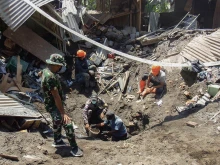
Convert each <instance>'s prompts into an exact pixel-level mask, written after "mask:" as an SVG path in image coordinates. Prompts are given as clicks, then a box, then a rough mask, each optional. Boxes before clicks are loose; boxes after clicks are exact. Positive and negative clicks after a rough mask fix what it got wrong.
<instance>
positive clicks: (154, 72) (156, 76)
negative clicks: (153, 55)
mask: <svg viewBox="0 0 220 165" xmlns="http://www.w3.org/2000/svg"><path fill="white" fill-rule="evenodd" d="M165 76H166V74H165V72H163V71H162V70H161V67H160V66H159V65H152V67H151V73H150V75H149V76H148V75H146V74H145V75H144V76H143V77H142V80H141V81H140V89H139V91H138V92H137V93H139V94H140V95H141V96H145V95H147V94H149V93H156V94H158V95H161V94H162V93H163V91H164V87H165V85H166V83H165ZM146 80H147V83H146ZM150 83H152V84H153V85H152V86H150ZM146 85H147V87H146V88H145V86H146Z"/></svg>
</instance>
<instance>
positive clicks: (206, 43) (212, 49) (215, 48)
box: [180, 30, 220, 62]
mask: <svg viewBox="0 0 220 165" xmlns="http://www.w3.org/2000/svg"><path fill="white" fill-rule="evenodd" d="M219 47H220V30H217V31H216V32H214V33H212V34H210V35H207V36H199V37H196V38H194V39H193V40H192V41H191V42H190V43H189V44H188V45H187V46H186V47H185V48H184V49H183V51H182V52H181V53H180V55H181V56H183V57H185V58H186V59H189V60H190V61H193V60H197V59H198V60H200V61H202V62H213V61H219V60H220V49H219Z"/></svg>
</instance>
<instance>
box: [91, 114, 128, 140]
mask: <svg viewBox="0 0 220 165" xmlns="http://www.w3.org/2000/svg"><path fill="white" fill-rule="evenodd" d="M106 118H107V120H105V121H104V122H102V123H99V124H94V125H92V126H91V127H92V128H95V127H99V128H101V127H106V126H109V127H110V128H111V130H110V131H103V132H102V134H105V135H108V136H111V140H112V141H119V140H126V139H127V135H128V134H127V129H126V126H125V125H124V123H123V121H122V120H121V118H120V117H118V116H116V115H115V114H114V113H113V112H112V111H108V112H107V113H106Z"/></svg>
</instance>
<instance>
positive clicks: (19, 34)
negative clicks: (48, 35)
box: [3, 25, 64, 62]
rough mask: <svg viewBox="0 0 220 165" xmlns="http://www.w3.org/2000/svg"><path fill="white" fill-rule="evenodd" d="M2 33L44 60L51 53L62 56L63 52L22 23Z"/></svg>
mask: <svg viewBox="0 0 220 165" xmlns="http://www.w3.org/2000/svg"><path fill="white" fill-rule="evenodd" d="M3 35H4V36H6V37H7V38H9V39H11V40H12V41H13V42H15V43H16V44H18V45H19V46H20V47H22V48H24V49H25V50H26V51H28V52H30V53H31V54H33V55H34V56H36V57H37V58H39V59H40V60H42V61H44V62H45V61H46V59H48V58H49V57H50V55H51V54H53V53H58V54H60V55H62V56H64V54H63V52H61V51H60V50H58V49H57V48H55V47H54V46H53V45H51V44H50V43H48V42H47V41H45V40H44V39H43V38H41V37H40V36H38V35H37V34H36V33H34V32H33V31H32V30H31V29H29V28H28V27H26V26H24V25H23V26H21V27H20V28H18V30H16V31H15V32H13V31H12V30H11V29H9V28H8V29H7V30H6V31H4V33H3Z"/></svg>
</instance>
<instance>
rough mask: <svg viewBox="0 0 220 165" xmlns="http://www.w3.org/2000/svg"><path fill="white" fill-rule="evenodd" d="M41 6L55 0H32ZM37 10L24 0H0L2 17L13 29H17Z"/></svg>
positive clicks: (0, 14) (0, 15)
mask: <svg viewBox="0 0 220 165" xmlns="http://www.w3.org/2000/svg"><path fill="white" fill-rule="evenodd" d="M30 1H31V2H32V3H34V4H35V5H36V6H38V7H41V6H43V5H45V4H47V3H49V2H51V1H53V0H30ZM34 12H35V10H34V9H33V8H32V7H31V6H30V5H28V4H26V3H25V2H23V1H22V0H0V17H1V18H2V20H3V21H4V22H5V23H6V24H7V25H8V26H9V27H10V28H11V29H12V30H13V31H15V30H17V29H18V28H19V27H20V26H21V25H22V24H23V23H24V22H25V21H26V20H27V19H28V18H29V17H30V16H31V15H32V14H33V13H34Z"/></svg>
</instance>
